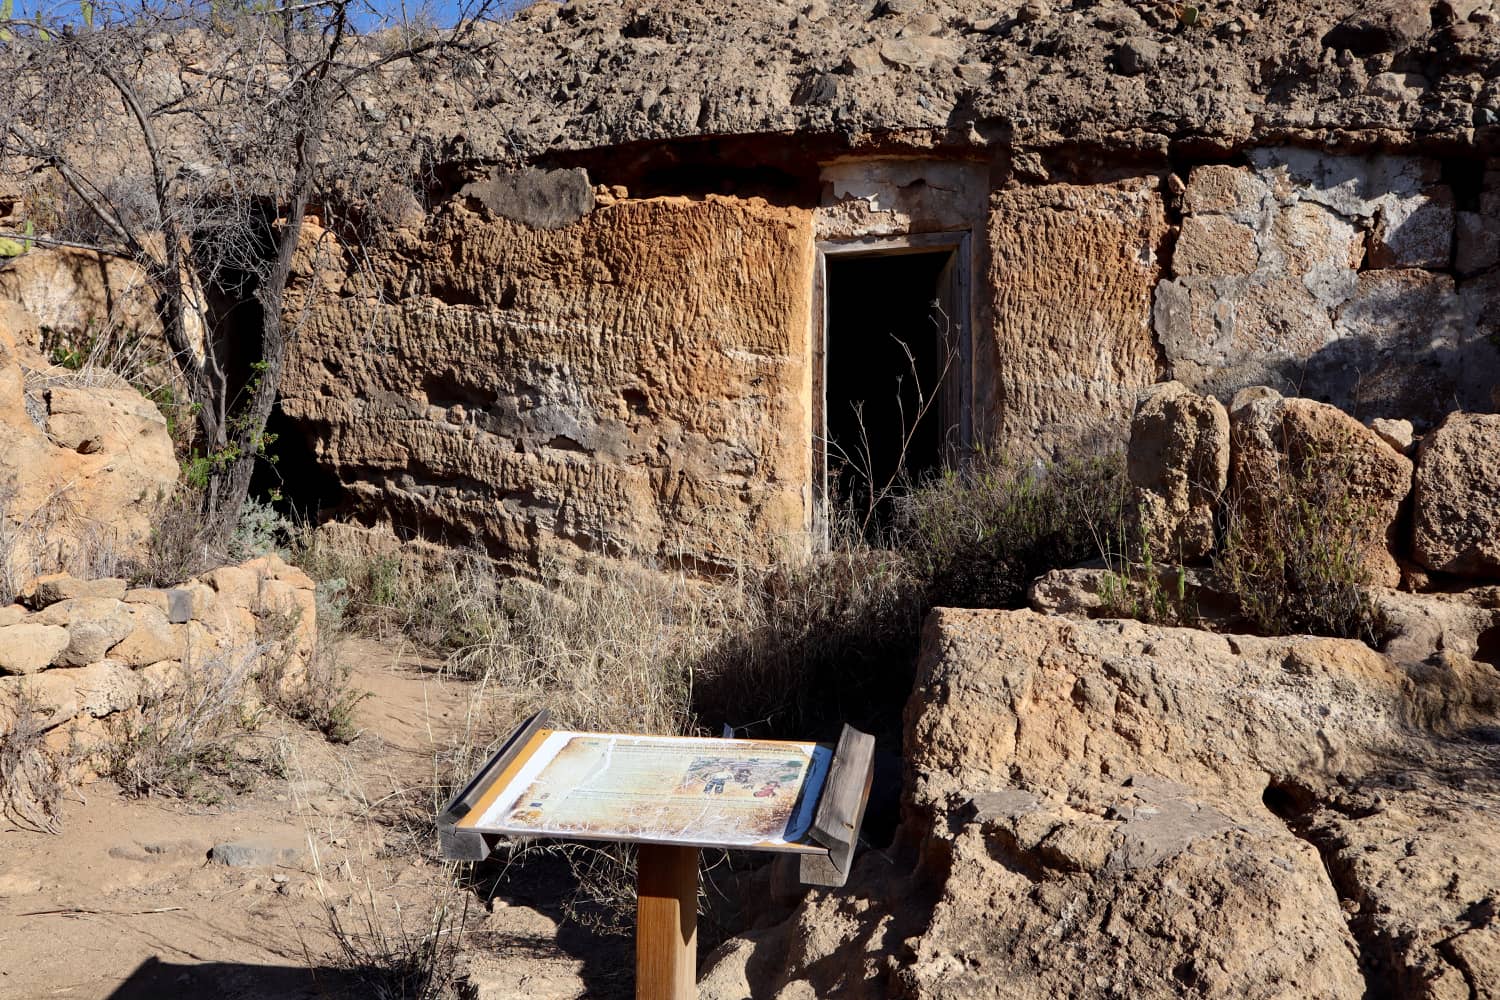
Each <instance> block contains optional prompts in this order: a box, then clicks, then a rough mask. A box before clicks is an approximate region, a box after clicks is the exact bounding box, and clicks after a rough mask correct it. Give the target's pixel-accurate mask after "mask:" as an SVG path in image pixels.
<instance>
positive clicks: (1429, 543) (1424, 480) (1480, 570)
mask: <svg viewBox="0 0 1500 1000" xmlns="http://www.w3.org/2000/svg"><path fill="white" fill-rule="evenodd" d="M1497 483H1500V414H1483V413H1455V414H1453V415H1451V416H1450V417H1448V419H1447V420H1445V421H1443V425H1442V426H1441V427H1439V428H1438V429H1437V430H1435V431H1433V432H1432V433H1431V434H1429V435H1428V436H1427V437H1426V438H1424V439H1423V440H1422V445H1421V447H1420V449H1419V450H1418V452H1417V475H1416V502H1415V523H1416V531H1415V545H1414V551H1415V554H1416V558H1417V561H1418V562H1420V563H1421V564H1422V565H1424V566H1426V567H1427V568H1428V569H1431V570H1436V571H1438V572H1443V573H1458V574H1461V575H1465V576H1481V577H1500V487H1497Z"/></svg>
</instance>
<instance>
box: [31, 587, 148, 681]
mask: <svg viewBox="0 0 1500 1000" xmlns="http://www.w3.org/2000/svg"><path fill="white" fill-rule="evenodd" d="M64 606H66V608H67V615H68V619H67V629H68V648H67V650H66V651H65V652H64V653H63V654H62V656H61V657H59V658H58V663H59V664H61V665H63V666H69V667H86V666H88V665H89V664H90V663H98V662H99V661H100V660H102V659H104V657H105V654H107V653H108V652H109V650H110V649H111V648H112V647H113V646H114V645H115V643H117V642H119V641H120V640H121V639H123V638H125V637H126V636H127V635H129V634H130V630H131V629H132V628H134V627H135V626H134V624H133V622H132V619H131V615H130V605H128V604H124V603H122V602H120V601H117V600H114V599H112V598H99V597H85V598H74V599H71V600H69V601H67V602H66V605H64V604H63V603H59V604H55V605H53V606H52V607H51V608H48V609H47V610H46V611H44V612H42V614H43V615H51V614H54V613H57V612H59V611H60V610H61V609H62V608H63V607H64ZM58 624H61V623H58Z"/></svg>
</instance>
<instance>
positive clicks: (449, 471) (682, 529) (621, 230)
mask: <svg viewBox="0 0 1500 1000" xmlns="http://www.w3.org/2000/svg"><path fill="white" fill-rule="evenodd" d="M810 220H811V213H810V212H805V211H797V210H788V209H782V208H776V207H773V206H771V205H768V204H766V203H764V202H761V201H759V200H755V199H751V200H735V199H724V198H709V199H707V200H704V201H689V200H686V199H653V200H646V201H631V202H619V203H611V204H601V205H599V206H598V207H596V208H595V209H594V211H592V212H590V213H588V214H587V215H585V216H583V217H582V218H580V219H578V220H577V221H574V222H572V223H571V224H566V225H562V226H561V227H560V228H557V229H553V230H533V229H530V228H527V227H526V226H524V225H521V224H519V223H515V222H512V221H510V220H508V219H505V218H503V217H498V216H496V217H490V216H488V215H479V214H476V213H474V212H471V211H469V210H468V209H467V208H465V207H464V205H463V204H461V203H452V204H450V205H448V206H446V207H445V208H444V209H443V210H442V211H440V212H438V213H435V214H434V215H433V216H431V217H429V218H428V220H427V225H426V227H425V228H424V229H423V230H422V231H421V232H420V233H411V234H408V235H406V236H403V237H401V238H400V241H399V243H398V244H397V245H394V246H392V247H390V248H388V249H387V251H386V252H385V253H384V255H383V256H381V257H380V258H378V261H379V263H378V268H379V270H378V272H377V274H376V278H377V280H378V281H379V283H380V287H379V288H377V287H372V286H370V284H369V283H368V278H364V279H361V277H360V276H359V275H358V274H357V273H355V274H353V275H351V277H350V285H349V287H348V289H347V291H348V292H349V293H350V294H348V295H346V296H344V297H342V298H338V299H334V300H328V299H324V300H322V301H320V302H318V303H316V308H315V309H314V311H313V312H312V314H311V318H310V320H309V322H308V323H307V325H306V328H305V330H304V331H303V333H302V337H301V343H300V345H299V347H298V350H297V352H296V354H295V356H294V357H293V358H292V361H291V363H290V366H289V369H288V372H287V377H286V379H285V381H284V383H283V387H282V389H283V404H282V405H283V407H284V409H285V410H286V412H287V413H288V414H289V415H291V416H292V417H293V418H294V419H297V420H298V421H301V422H302V423H303V426H304V427H305V428H306V429H307V430H308V431H309V433H310V434H311V435H312V436H313V437H314V439H315V446H316V449H317V458H318V460H319V462H320V463H322V464H323V465H324V466H325V467H326V468H327V469H329V470H330V471H332V472H333V473H335V474H336V475H337V476H339V477H340V479H342V480H343V482H344V486H345V488H346V490H347V495H346V500H347V504H348V507H349V508H350V510H349V513H350V514H351V515H353V516H354V517H355V518H356V519H359V520H361V521H364V522H365V523H373V522H389V523H392V524H394V525H395V526H397V527H398V528H399V529H400V530H401V532H402V534H403V535H405V536H408V537H409V536H411V535H420V536H422V537H425V538H428V539H431V540H434V541H440V542H446V543H449V544H463V543H468V542H474V543H478V544H481V545H483V546H485V547H486V548H488V549H489V550H490V552H491V553H493V554H494V555H495V556H497V557H498V558H500V559H502V560H504V561H505V562H506V563H508V564H509V565H511V566H514V567H518V568H527V569H535V568H537V567H542V566H547V565H550V566H557V565H568V564H571V563H573V562H575V561H577V560H579V559H583V558H586V557H589V556H591V555H609V556H621V555H629V556H633V557H635V558H649V559H661V560H664V561H667V562H681V563H685V564H688V565H694V566H701V567H713V566H719V565H731V564H733V563H735V562H737V561H739V560H741V559H747V558H748V559H752V560H756V561H763V560H765V559H767V558H769V556H770V555H771V554H772V553H774V552H775V551H777V550H778V547H779V546H781V545H784V544H788V542H789V541H790V542H792V543H800V544H801V545H804V546H805V544H806V540H805V534H803V533H804V532H805V530H806V517H807V512H808V501H807V497H806V495H805V491H806V489H807V484H808V483H809V481H810V472H809V469H808V462H809V457H808V442H809V441H810V440H811V423H810V421H811V416H810V409H809V405H808V399H807V388H806V387H807V379H808V364H809V361H808V358H807V354H806V346H805V345H806V340H807V329H808V313H807V309H808V296H807V287H808V285H807V282H808V281H809V280H810V278H809V276H810V268H811V260H812V258H811V253H812V244H811V239H810ZM360 281H363V282H364V283H363V284H360V283H359V282H360ZM382 293H384V294H385V301H381V300H380V298H379V296H380V295H381V294H382ZM294 308H295V307H294Z"/></svg>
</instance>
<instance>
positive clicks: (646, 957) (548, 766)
mask: <svg viewBox="0 0 1500 1000" xmlns="http://www.w3.org/2000/svg"><path fill="white" fill-rule="evenodd" d="M546 721H547V713H546V712H539V713H537V714H536V715H535V716H533V717H532V718H530V719H529V720H527V721H526V723H525V724H523V725H522V726H521V727H520V728H519V729H517V730H516V731H515V732H514V733H513V734H511V737H510V738H509V739H508V740H507V741H506V742H505V745H504V746H502V747H501V748H500V750H499V751H497V752H496V753H495V755H494V756H493V757H491V758H490V759H489V761H488V762H487V763H486V764H485V765H484V767H482V768H480V770H479V773H477V774H475V775H474V777H473V779H471V780H470V781H469V783H468V785H467V786H465V787H464V789H463V791H461V792H459V793H458V794H457V795H455V796H454V797H453V800H452V801H450V802H449V803H448V804H447V806H445V807H444V809H443V811H442V813H441V814H440V815H439V816H438V836H439V840H440V842H441V847H442V851H443V854H444V855H445V856H447V857H450V858H454V859H456V860H462V861H482V860H484V859H485V858H486V857H488V856H489V854H490V851H491V850H492V849H493V847H494V844H495V843H496V841H498V840H499V839H501V838H508V837H552V838H558V839H564V840H610V841H618V842H623V843H633V844H639V845H640V850H639V851H638V853H637V869H636V870H637V881H638V885H637V892H636V896H637V903H636V909H637V913H636V996H637V997H639V998H644V1000H686V998H689V997H691V996H692V995H693V991H694V986H693V983H694V970H695V968H696V961H697V960H696V952H697V899H698V849H699V848H703V847H714V848H724V849H735V850H750V851H776V852H782V853H790V854H796V855H800V857H799V858H797V859H796V861H797V862H798V863H799V864H800V868H799V869H798V871H799V874H800V876H801V878H802V880H803V881H804V882H809V883H812V884H816V885H832V886H837V885H843V884H844V882H845V880H846V879H847V878H848V877H849V870H850V866H851V864H852V861H853V856H854V846H855V843H856V841H857V839H858V835H859V827H860V823H861V821H862V820H863V818H864V810H865V803H866V801H867V800H868V798H869V793H870V778H871V774H872V768H873V756H872V755H873V751H874V742H875V741H874V740H873V739H872V738H871V737H870V736H868V735H867V734H865V733H861V732H859V731H858V730H855V729H853V728H851V727H849V726H845V727H844V732H843V735H842V736H841V737H840V738H839V742H838V746H837V748H830V747H828V746H825V745H823V744H821V743H797V742H788V741H776V740H736V739H717V740H715V739H697V738H692V737H680V736H633V735H627V734H623V733H577V732H571V731H567V730H554V729H549V728H547V727H546ZM789 860H790V859H789Z"/></svg>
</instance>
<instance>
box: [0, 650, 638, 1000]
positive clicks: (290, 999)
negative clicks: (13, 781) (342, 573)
mask: <svg viewBox="0 0 1500 1000" xmlns="http://www.w3.org/2000/svg"><path fill="white" fill-rule="evenodd" d="M341 655H343V656H344V657H346V658H347V659H348V661H349V662H351V663H354V664H355V671H354V676H353V679H352V682H353V684H354V686H355V687H357V688H359V689H361V690H364V691H367V692H369V697H367V698H366V699H365V700H364V701H362V702H361V703H360V705H359V706H358V709H357V712H358V717H357V723H358V725H359V727H360V731H361V735H360V736H359V738H358V739H357V740H355V742H354V743H353V744H350V745H348V746H338V745H333V744H329V743H327V742H325V741H324V740H323V739H322V738H321V737H320V736H318V735H316V734H313V733H310V732H308V731H306V730H302V729H298V728H296V727H289V728H283V727H281V726H279V725H278V726H275V727H272V728H270V729H268V730H265V731H261V732H257V733H254V734H251V735H249V736H247V737H246V742H247V748H248V749H250V750H251V751H253V755H254V756H256V757H257V758H259V759H261V760H262V763H263V767H264V769H265V771H266V772H267V773H266V774H264V775H263V776H262V777H261V778H260V780H259V781H258V782H257V784H256V787H255V788H254V789H253V790H252V791H250V792H249V793H247V794H244V795H241V796H238V797H232V798H230V799H228V800H226V801H224V802H222V803H220V804H217V805H212V806H208V805H202V804H192V803H184V802H180V801H176V800H169V799H168V800H163V799H131V798H125V797H122V796H121V795H120V794H119V793H118V792H117V791H115V790H113V788H112V786H110V785H109V783H107V782H97V783H94V784H91V785H88V786H86V787H84V789H83V790H82V791H81V792H79V793H77V794H74V795H72V796H70V799H69V801H68V802H67V803H66V806H65V809H64V813H63V817H62V819H63V824H62V833H61V834H59V835H51V834H45V833H38V832H33V831H27V830H21V829H17V828H15V827H12V826H10V825H9V824H4V825H3V826H0V852H3V855H4V858H5V860H4V862H3V863H0V953H3V954H4V955H5V960H4V962H3V963H0V996H4V997H17V998H23V997H24V998H32V997H42V996H49V997H70V998H105V997H108V998H111V1000H124V998H147V997H163V996H172V997H181V998H187V1000H193V998H203V1000H208V998H214V1000H295V998H303V997H305V998H308V1000H312V998H314V997H317V998H324V997H342V996H351V997H353V996H370V995H373V994H372V992H371V991H372V989H373V987H372V986H371V985H370V984H369V982H368V977H369V976H370V975H371V970H372V968H373V967H374V966H375V965H377V964H380V963H385V962H388V961H389V960H390V958H391V957H392V956H393V955H399V954H401V952H402V948H403V947H406V946H410V945H412V943H413V942H416V941H420V940H421V939H422V936H423V935H424V934H426V933H427V932H428V931H429V930H430V929H431V927H432V920H433V914H434V911H435V907H436V906H437V905H439V904H440V903H441V902H443V901H444V900H445V899H446V900H447V901H448V902H450V903H452V904H453V906H454V909H453V911H452V917H453V918H454V919H455V921H461V922H462V923H464V924H465V925H466V927H467V930H468V932H469V934H470V938H471V940H472V941H474V942H475V944H476V945H478V944H480V943H482V944H483V946H484V950H485V953H486V954H487V955H488V956H489V959H490V961H493V962H497V963H499V964H500V965H501V966H502V967H503V968H504V969H506V970H507V972H508V973H510V974H511V976H512V981H514V983H516V984H520V985H517V989H519V990H522V991H523V992H521V993H506V994H502V995H506V996H515V995H527V996H556V997H578V996H583V995H589V996H606V997H607V996H616V995H619V996H624V995H628V993H629V983H628V977H627V979H626V980H623V981H622V979H621V976H620V974H619V970H628V968H629V963H628V958H627V957H625V956H623V955H621V954H619V952H621V951H622V950H623V951H625V952H628V947H629V943H628V941H622V940H620V939H614V940H609V939H605V940H603V941H600V940H596V939H593V938H590V937H589V936H588V935H585V934H579V933H577V932H569V931H563V932H562V933H561V935H560V936H559V927H558V918H559V916H560V911H559V909H558V906H557V898H558V895H559V894H560V892H561V888H559V887H558V886H557V885H556V875H555V874H554V875H552V876H547V875H545V866H544V868H543V871H544V874H543V875H542V876H538V875H537V874H536V872H535V871H533V872H532V873H531V874H530V876H529V877H528V878H527V879H526V880H513V881H510V882H502V883H500V885H499V887H498V894H497V896H496V899H495V901H494V902H493V904H492V908H493V912H487V909H488V908H487V907H486V905H485V904H484V903H482V902H480V901H479V900H478V899H476V898H475V897H474V896H473V895H470V896H469V897H468V901H467V903H466V902H465V898H464V896H463V895H462V894H458V895H453V896H447V895H445V893H444V892H443V888H442V887H443V886H444V885H445V884H446V882H445V875H444V871H443V868H442V866H441V865H440V864H439V863H438V862H437V861H436V860H435V859H434V858H433V857H432V855H431V852H430V847H431V844H430V843H429V841H428V838H426V836H425V834H424V828H423V827H422V826H421V820H422V818H423V817H425V816H428V815H430V813H431V810H432V806H431V803H430V802H428V801H427V799H428V798H429V797H430V796H429V795H428V793H427V792H425V791H423V789H425V788H426V787H427V786H428V783H430V780H431V777H432V773H433V770H432V769H433V766H434V765H433V761H434V757H435V755H437V754H439V753H442V752H447V751H449V750H450V749H451V745H452V743H453V741H454V740H455V738H456V736H457V734H459V733H461V732H462V730H463V726H464V719H465V713H466V711H467V710H468V708H469V698H470V694H471V692H470V686H469V685H468V684H466V683H463V682H458V681H453V680H444V679H441V678H440V677H439V676H438V675H437V674H436V673H435V672H434V666H433V665H432V664H430V663H428V662H426V661H425V660H423V659H421V658H420V657H413V656H412V655H410V654H409V653H403V652H400V651H398V650H397V649H395V648H393V647H391V646H387V645H382V644H378V643H374V642H370V641H361V640H350V641H348V642H347V643H346V644H345V646H344V647H343V649H342V651H341ZM278 772H279V773H278ZM549 879H550V881H549ZM330 907H332V908H333V911H334V912H335V913H336V914H337V915H338V916H339V918H340V920H341V922H342V924H343V926H344V927H345V928H346V930H347V931H348V932H349V933H350V935H351V936H352V938H353V941H354V943H355V945H356V946H357V948H359V949H360V950H361V954H360V955H358V956H356V958H355V959H354V960H351V959H349V958H348V957H346V956H344V955H343V954H342V953H341V951H340V949H339V946H338V942H337V941H336V939H335V938H334V936H333V935H332V933H331V931H330V922H329V917H328V912H329V908H330ZM398 908H399V910H400V914H401V921H403V922H402V923H398V922H397V920H396V916H397V912H398ZM377 928H378V929H379V930H380V931H381V932H383V934H384V935H385V939H384V941H385V943H383V942H382V939H381V937H379V936H378V935H377V934H376V933H375V929H377ZM402 928H404V933H405V934H406V935H407V936H408V937H407V939H403V938H402V933H403V931H402ZM387 944H388V945H389V947H387V946H386V945H387ZM360 959H363V962H361V961H360ZM362 965H363V966H364V967H363V968H362V967H361V966H362ZM610 969H614V970H616V971H615V972H614V973H613V974H610V973H609V971H608V970H610ZM503 981H506V980H502V982H503ZM544 983H545V984H551V985H550V990H551V991H550V992H548V990H544V989H541V988H540V984H544ZM622 985H623V989H622V988H621V987H622ZM533 987H536V988H535V989H533ZM612 991H613V992H612Z"/></svg>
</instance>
